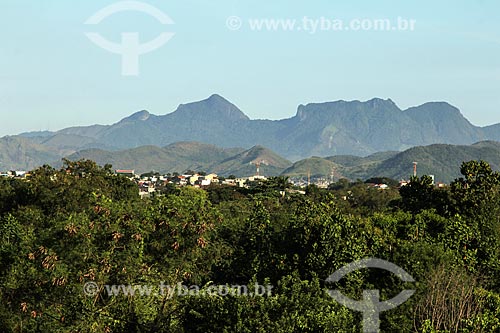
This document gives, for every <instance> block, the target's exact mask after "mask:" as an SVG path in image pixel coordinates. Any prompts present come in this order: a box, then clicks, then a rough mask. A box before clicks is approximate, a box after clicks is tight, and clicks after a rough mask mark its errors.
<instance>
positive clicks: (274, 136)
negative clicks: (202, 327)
mask: <svg viewBox="0 0 500 333" xmlns="http://www.w3.org/2000/svg"><path fill="white" fill-rule="evenodd" d="M485 140H494V141H499V140H500V124H496V125H492V126H487V127H478V126H474V125H473V124H471V123H470V122H469V121H468V120H467V119H466V118H465V117H464V116H463V115H462V114H461V113H460V111H459V110H458V109H457V108H456V107H454V106H452V105H450V104H448V103H446V102H429V103H425V104H423V105H420V106H416V107H411V108H408V109H406V110H401V109H400V108H399V107H398V106H397V105H396V104H395V103H394V102H393V101H392V100H390V99H386V100H384V99H379V98H374V99H371V100H369V101H365V102H360V101H335V102H326V103H309V104H306V105H299V106H298V108H297V112H296V114H295V116H293V117H291V118H286V119H281V120H265V119H260V120H254V119H250V118H249V117H248V116H246V115H245V114H244V113H243V112H242V111H241V110H240V109H239V108H238V107H237V106H236V105H234V104H232V103H231V102H229V101H227V100H226V99H225V98H223V97H221V96H219V95H212V96H210V97H209V98H207V99H205V100H202V101H198V102H193V103H188V104H181V105H179V106H178V107H177V109H176V110H175V111H174V112H172V113H168V114H165V115H159V116H158V115H153V114H150V113H149V112H147V111H140V112H137V113H134V114H132V115H131V116H129V117H127V118H124V119H122V120H120V121H119V122H117V123H115V124H112V125H93V126H80V127H70V128H66V129H62V130H60V131H56V132H49V131H44V132H30V133H23V134H20V135H17V136H8V137H3V138H0V170H2V169H4V170H5V169H31V168H34V167H36V166H39V165H41V164H45V163H55V162H57V161H59V160H60V159H61V158H62V157H67V156H70V157H71V158H78V157H83V156H95V159H96V160H98V161H104V160H106V159H107V163H111V164H115V165H120V166H122V163H123V162H124V161H131V160H132V158H131V156H137V158H138V160H136V161H134V164H135V165H137V167H136V169H138V170H141V169H143V168H145V167H146V166H148V167H149V166H151V165H153V164H154V163H152V162H153V161H155V159H156V161H157V162H160V161H162V162H163V163H164V164H162V165H163V166H161V167H162V168H166V169H165V170H173V169H176V168H177V169H179V168H181V169H182V168H183V167H190V168H195V167H197V166H198V167H203V168H204V169H207V170H208V169H211V170H212V169H213V170H229V169H230V170H234V171H235V172H236V171H238V170H239V171H241V165H240V162H242V161H244V160H245V156H247V157H248V154H250V153H252V149H253V154H255V151H259V149H261V150H262V149H264V150H265V151H266V152H268V153H269V154H271V153H272V154H273V156H274V157H273V159H274V160H276V161H277V160H279V161H280V162H279V163H276V168H277V169H276V170H274V171H273V172H272V173H273V174H274V173H279V172H282V171H283V170H284V169H288V168H290V167H292V169H290V172H292V171H293V170H294V169H293V168H294V167H293V165H292V163H290V164H289V165H286V163H287V162H286V161H294V162H297V163H298V161H300V160H303V159H308V158H310V157H311V156H317V157H318V158H319V159H318V158H313V159H312V160H311V161H309V162H311V163H312V162H315V163H316V164H321V165H322V168H326V169H332V168H333V169H335V166H336V165H338V168H337V169H335V170H339V171H338V172H339V174H340V170H343V172H344V173H346V172H347V173H348V174H349V175H350V176H352V177H355V176H356V175H360V176H361V175H365V174H366V173H367V171H366V170H372V169H370V168H371V166H373V165H375V164H376V163H377V162H380V161H378V160H377V158H382V157H387V156H391V155H390V154H391V152H394V154H396V153H395V152H401V151H405V150H408V149H410V148H412V147H417V146H427V145H432V144H449V145H462V146H463V145H471V144H473V143H476V142H480V141H485ZM195 142H198V143H195ZM182 145H184V146H185V145H189V149H187V150H188V151H191V153H192V155H189V154H191V153H189V154H188V155H189V156H182V154H181V153H179V151H180V150H182V149H179V147H182ZM197 145H198V146H197ZM199 145H208V146H210V147H211V148H208V146H203V148H200V147H201V146H199ZM160 147H163V148H160ZM196 147H198V148H196ZM234 147H240V148H234ZM252 147H254V148H252ZM264 147H266V148H267V149H266V148H264ZM200 149H201V150H202V151H200ZM173 150H175V151H176V152H177V153H175V154H174V153H173ZM245 152H246V154H247V155H245ZM377 152H388V153H383V154H382V155H377V154H376V153H377ZM176 154H177V155H176ZM179 154H180V155H179ZM237 154H243V155H241V156H236V155H237ZM373 154H375V155H373ZM121 155H123V156H121ZM264 155H267V153H266V154H264ZM281 156H283V157H281ZM329 156H336V157H329ZM377 156H378V157H377ZM207 157H210V158H208V159H206V160H204V158H207ZM325 157H326V158H325ZM134 158H135V157H134ZM231 158H233V159H231ZM268 158H269V159H271V158H270V157H268ZM145 160H148V161H149V162H148V163H146V162H142V161H145ZM247 160H251V158H247ZM254 160H255V159H254ZM263 160H265V157H264V158H263ZM323 160H326V161H328V163H331V164H332V165H328V163H327V162H324V161H323ZM113 161H115V162H116V163H113ZM339 161H342V162H348V161H355V163H356V165H355V166H352V165H349V163H348V165H344V164H342V163H340V162H339ZM150 162H151V163H150ZM222 162H223V163H222ZM247 162H248V161H247ZM300 162H301V163H302V165H306V164H307V163H306V162H307V161H300ZM365 162H366V163H365ZM117 163H118V164H117ZM165 163H167V164H168V165H169V166H168V167H165V165H167V164H165ZM245 163H246V162H245ZM325 163H326V164H325ZM221 164H222V165H223V166H221V167H220V168H219V169H218V168H217V167H216V166H219V165H221ZM244 165H245V167H246V168H247V170H248V171H250V170H252V166H251V165H250V162H248V163H246V164H244ZM274 166H275V165H274V164H272V163H270V164H269V167H274ZM341 166H344V167H345V168H344V169H342V167H341ZM123 167H125V165H123ZM296 167H298V166H296ZM156 168H158V169H160V164H158V166H157V167H156ZM263 168H265V164H264V165H263ZM295 169H296V168H295ZM365 169H366V170H365ZM280 170H281V171H280ZM176 171H178V170H176ZM293 172H296V171H293ZM322 172H323V171H322ZM336 172H337V171H336ZM395 174H397V172H396V173H395Z"/></svg>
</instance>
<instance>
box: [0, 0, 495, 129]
mask: <svg viewBox="0 0 500 333" xmlns="http://www.w3.org/2000/svg"><path fill="white" fill-rule="evenodd" d="M114 4H117V6H121V7H122V9H123V8H126V9H127V8H128V9H129V10H125V11H114V12H112V13H111V12H110V11H109V10H108V12H107V13H105V14H106V15H103V16H102V17H101V19H102V20H97V21H99V22H98V24H86V23H89V21H88V20H89V19H90V18H92V17H95V16H94V14H96V13H98V12H99V11H100V10H103V8H106V7H107V6H109V5H114ZM139 4H140V5H139V6H142V7H140V8H144V6H149V7H147V8H149V9H150V8H155V9H156V12H155V13H162V15H163V16H161V15H160V16H161V17H158V15H156V16H154V15H151V12H144V11H138V10H136V9H137V5H138V3H137V2H125V3H122V2H121V1H112V0H111V1H103V0H86V1H78V2H77V1H67V0H65V1H63V0H44V1H40V0H0V41H1V45H0V136H4V135H13V134H17V133H21V132H26V131H39V130H51V131H54V130H58V129H62V128H65V127H69V126H77V125H91V124H96V123H97V124H112V123H115V122H117V121H119V120H120V119H122V118H124V117H126V116H128V115H130V114H132V113H134V112H136V111H139V110H144V109H145V110H148V111H149V112H151V113H153V114H157V115H161V114H167V113H170V112H172V111H174V110H175V109H176V107H177V106H178V105H179V104H181V103H188V102H191V101H196V100H201V99H205V98H207V97H208V96H210V95H211V94H213V93H217V94H220V95H222V96H224V97H225V98H227V99H228V100H229V101H231V102H233V103H234V104H236V105H237V106H238V107H239V108H240V109H241V110H242V111H243V112H244V113H245V114H247V115H248V116H249V117H250V118H252V119H259V118H267V119H281V118H288V117H292V116H293V115H295V113H296V109H297V106H298V105H299V104H307V103H311V102H324V101H335V100H368V99H371V98H373V97H379V98H384V99H386V98H391V99H392V100H393V101H394V102H395V103H396V104H397V105H398V106H399V107H400V108H402V109H405V108H408V107H410V106H416V105H420V104H423V103H425V102H428V101H447V102H449V103H450V104H453V105H454V106H456V107H458V108H459V109H460V110H461V111H462V113H463V114H464V115H465V117H466V118H468V119H469V120H470V121H471V122H472V123H473V124H475V125H480V126H484V125H489V124H494V123H499V122H500V113H499V111H500V93H499V91H498V90H499V87H500V20H498V13H499V12H500V2H498V1H496V0H476V1H474V0H469V1H464V0H453V1H451V0H443V1H427V0H418V1H417V0H408V1H399V0H398V1H396V0H377V1H373V0H366V1H362V0H358V1H356V0H354V1H332V0H316V1H292V0H274V1H269V0H248V1H242V0H240V1H238V0H220V1H216V0H213V1H207V0H205V1H199V0H198V1H196V0H182V1H181V0H178V1H173V0H146V1H141V2H140V3H139ZM108 8H115V9H116V8H119V7H108ZM165 17H168V18H169V19H170V21H169V20H166V19H163V20H162V18H165ZM398 18H399V19H398ZM264 20H268V21H264ZM270 20H274V21H272V22H271V21H270ZM280 20H282V21H280ZM285 20H287V21H285ZM377 20H385V21H384V22H387V21H389V22H390V24H391V27H390V28H389V29H385V30H384V29H379V30H377V29H375V28H374V26H375V25H376V23H375V22H376V21H377ZM410 21H411V22H413V23H414V25H413V29H410V28H409V27H408V26H407V27H406V28H405V25H404V22H406V23H409V22H410ZM262 22H264V23H262ZM269 22H271V26H270V27H269V28H266V27H265V26H264V25H262V26H261V29H260V30H259V29H258V24H265V23H268V24H269ZM283 22H285V23H286V27H285V28H283V26H282V25H279V24H283ZM287 22H288V23H287ZM304 22H305V23H304ZM402 22H403V23H402ZM93 23H96V22H93ZM165 23H169V24H165ZM291 23H293V28H290V27H291V25H290V24H291ZM333 23H335V24H333ZM361 23H363V26H362V27H361ZM272 24H278V28H276V26H275V27H274V28H273V26H272ZM314 24H315V25H316V29H315V31H313V25H314ZM346 27H347V28H346ZM165 32H168V33H171V34H173V36H172V35H171V36H170V37H171V38H170V39H169V40H168V41H166V42H165V43H164V44H162V45H161V46H158V45H157V46H156V47H155V48H154V50H149V51H151V52H149V53H145V54H141V55H139V56H138V62H137V70H138V72H136V73H134V70H133V68H134V67H133V66H132V70H130V64H128V65H126V66H124V65H123V64H122V58H124V57H123V56H122V54H116V53H111V52H109V51H108V50H106V49H104V48H102V47H101V46H99V45H97V44H95V43H94V42H92V41H91V39H90V38H89V37H88V36H87V35H86V34H87V33H94V34H98V35H99V36H101V38H102V39H104V40H107V41H108V43H115V44H120V43H122V34H123V33H137V34H138V36H139V44H144V43H147V42H149V41H151V40H154V39H156V38H157V37H158V36H160V35H161V34H162V33H165ZM122 44H123V45H126V46H128V47H129V48H128V49H127V52H128V53H127V54H130V52H132V53H133V52H135V51H134V49H133V44H131V43H128V42H127V43H125V42H123V43H122ZM115 51H116V50H115ZM118 52H122V53H124V52H125V51H123V50H118ZM127 71H128V73H127ZM124 74H132V75H124Z"/></svg>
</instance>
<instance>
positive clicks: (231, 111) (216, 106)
mask: <svg viewBox="0 0 500 333" xmlns="http://www.w3.org/2000/svg"><path fill="white" fill-rule="evenodd" d="M175 113H178V114H179V113H182V114H185V115H186V116H190V117H193V116H195V117H200V116H201V117H211V118H221V119H225V120H230V121H237V120H250V118H248V117H247V116H246V115H245V114H244V113H243V112H242V111H241V110H240V109H239V108H238V107H237V106H236V105H234V104H233V103H231V102H229V101H228V100H227V99H225V98H224V97H222V96H220V95H217V94H213V95H211V96H210V97H208V98H207V99H204V100H201V101H198V102H192V103H188V104H181V105H179V107H178V108H177V110H176V111H175Z"/></svg>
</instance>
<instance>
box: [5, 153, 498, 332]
mask: <svg viewBox="0 0 500 333" xmlns="http://www.w3.org/2000/svg"><path fill="white" fill-rule="evenodd" d="M460 171H461V174H462V175H463V176H462V178H459V179H456V180H455V181H454V182H453V183H452V184H451V185H450V187H449V188H446V189H437V188H435V187H434V186H432V184H431V179H430V178H429V177H426V176H424V177H421V178H414V179H412V182H411V183H410V184H409V185H408V186H406V187H403V188H402V189H401V190H400V191H397V190H395V189H390V190H386V191H381V190H377V189H373V188H369V187H368V186H367V184H364V183H361V182H358V183H349V182H347V181H345V180H342V181H340V182H338V183H337V184H333V185H332V186H331V187H330V188H329V189H319V188H317V187H315V186H310V187H308V188H307V190H306V194H299V193H293V191H286V190H287V188H288V187H289V184H288V183H287V181H286V178H283V177H276V178H271V179H270V180H269V181H267V182H263V183H256V184H253V186H252V187H251V188H249V189H237V188H234V187H225V186H211V187H209V188H208V189H207V190H200V189H195V188H190V187H185V188H180V189H176V188H170V189H169V191H165V195H158V196H154V197H152V198H150V199H147V200H144V201H143V200H141V199H139V197H138V193H137V188H136V185H135V184H133V183H131V182H129V181H128V180H127V179H125V178H122V177H119V176H115V175H113V173H112V171H111V167H110V166H109V165H106V166H105V167H99V166H97V165H96V164H95V163H94V162H91V161H86V160H82V161H78V162H70V161H65V165H64V167H63V168H61V169H60V170H56V169H53V168H50V167H47V166H44V167H42V168H39V169H37V170H35V171H34V172H32V176H31V178H29V179H28V180H26V181H25V180H17V179H7V178H5V179H0V261H1V265H0V299H1V301H0V332H179V333H181V332H249V333H250V332H283V333H285V332H287V333H288V332H360V331H361V330H362V327H361V323H362V318H361V314H360V313H358V312H355V311H352V310H349V309H348V308H346V307H344V306H342V305H340V304H338V303H336V302H335V301H334V300H333V299H332V298H331V297H330V296H329V295H328V293H327V290H328V288H336V289H340V290H342V292H343V293H344V294H345V295H348V296H349V297H351V298H355V299H360V298H361V295H362V291H363V290H367V289H379V290H380V294H381V298H382V299H389V298H392V297H393V296H394V295H396V294H398V293H399V292H400V291H401V290H403V289H415V290H416V292H415V295H414V296H413V297H411V298H410V299H409V300H408V301H407V302H405V303H404V304H402V305H401V306H399V307H397V308H395V309H393V310H389V311H387V312H384V313H382V315H381V330H382V331H383V332H412V331H415V332H498V331H500V175H499V174H498V173H497V172H494V171H492V169H491V167H490V165H488V164H487V163H485V162H474V161H473V162H467V163H464V164H463V165H462V167H461V170H460ZM369 257H376V258H381V259H385V260H388V261H390V262H392V263H394V264H396V265H399V266H400V267H402V268H403V269H405V270H406V271H407V272H408V273H409V274H411V275H412V276H413V278H414V279H415V281H416V282H414V283H403V282H401V281H400V280H399V279H398V278H397V277H396V276H394V275H392V274H391V273H388V272H384V271H381V270H377V269H370V270H367V269H363V270H359V271H356V272H353V273H350V274H348V275H347V276H346V277H344V278H343V279H342V280H341V281H340V282H339V283H337V284H336V285H326V284H325V279H326V278H327V277H328V276H329V275H330V274H332V273H333V272H335V271H336V270H338V269H339V268H341V267H342V266H344V265H346V264H348V263H350V262H352V261H354V260H358V259H361V258H369ZM89 282H91V283H95V286H97V290H96V292H95V293H89V292H88V291H89V290H88V289H85V288H86V287H87V286H89ZM177 283H181V284H183V285H186V286H191V285H197V286H200V287H201V288H202V289H203V290H208V288H210V286H218V285H226V284H227V285H236V284H239V285H248V286H250V287H251V286H253V285H254V284H255V283H259V284H261V285H271V286H273V288H272V293H269V294H266V295H264V296H259V297H257V296H253V297H250V296H248V295H247V296H244V295H240V296H238V295H227V296H220V295H203V296H201V295H184V296H181V295H172V294H168V293H167V294H165V293H161V292H159V291H160V290H161V287H160V286H162V285H176V284H177ZM110 285H134V286H139V285H147V286H153V291H154V292H153V293H151V294H150V295H140V294H138V293H137V292H136V294H135V295H133V296H132V295H123V294H121V295H109V294H108V292H107V289H106V286H110Z"/></svg>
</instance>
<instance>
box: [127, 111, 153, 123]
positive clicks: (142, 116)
mask: <svg viewBox="0 0 500 333" xmlns="http://www.w3.org/2000/svg"><path fill="white" fill-rule="evenodd" d="M149 117H151V114H150V113H149V112H148V111H146V110H142V111H139V112H136V113H134V114H132V115H131V116H128V117H127V118H124V119H122V121H146V120H148V119H149Z"/></svg>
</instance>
